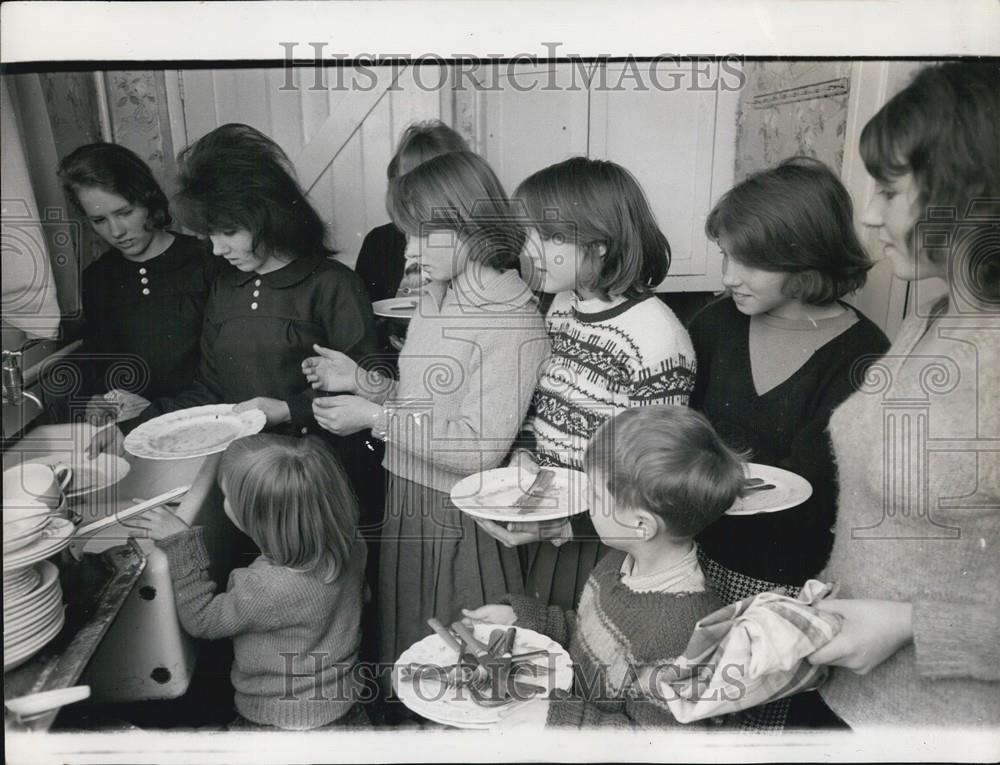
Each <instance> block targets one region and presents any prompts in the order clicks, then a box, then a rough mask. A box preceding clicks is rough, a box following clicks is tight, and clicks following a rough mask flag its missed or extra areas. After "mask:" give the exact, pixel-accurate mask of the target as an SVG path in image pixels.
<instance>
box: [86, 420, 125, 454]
mask: <svg viewBox="0 0 1000 765" xmlns="http://www.w3.org/2000/svg"><path fill="white" fill-rule="evenodd" d="M104 453H107V454H113V455H115V456H116V457H121V456H122V455H123V454H124V453H125V436H124V434H123V433H122V432H121V431H120V430H119V429H118V426H117V425H114V424H113V423H109V424H108V425H106V426H105V427H103V428H101V429H100V430H99V431H97V432H96V433H95V434H94V435H93V436H92V437H91V439H90V443H89V444H87V457H88V458H89V459H94V457H96V456H97V455H98V454H104Z"/></svg>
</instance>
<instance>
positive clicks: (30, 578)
mask: <svg viewBox="0 0 1000 765" xmlns="http://www.w3.org/2000/svg"><path fill="white" fill-rule="evenodd" d="M38 581H39V575H38V571H37V570H35V568H34V567H32V566H29V567H28V568H24V569H18V570H17V571H14V572H12V573H7V572H4V575H3V598H4V605H5V606H6V605H8V604H10V603H11V602H12V601H15V600H20V598H21V596H22V595H27V594H28V593H30V592H31V591H32V590H33V589H35V586H36V585H37V584H38Z"/></svg>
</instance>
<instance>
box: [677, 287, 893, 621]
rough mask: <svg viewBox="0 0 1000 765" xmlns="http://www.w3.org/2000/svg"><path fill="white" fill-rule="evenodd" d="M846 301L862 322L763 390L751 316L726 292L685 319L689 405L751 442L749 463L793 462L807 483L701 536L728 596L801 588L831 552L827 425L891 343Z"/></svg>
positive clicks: (724, 433)
mask: <svg viewBox="0 0 1000 765" xmlns="http://www.w3.org/2000/svg"><path fill="white" fill-rule="evenodd" d="M844 306H845V308H847V310H851V311H854V313H855V314H857V318H858V320H857V321H856V322H855V323H854V324H852V325H851V326H850V327H848V328H847V329H846V330H844V331H843V332H842V333H841V334H839V335H837V336H836V337H834V338H833V339H832V340H830V341H829V342H827V343H826V344H825V345H823V346H822V347H820V348H819V349H817V350H816V351H815V352H814V353H813V354H812V356H811V357H810V358H809V359H808V360H807V361H806V362H805V364H803V365H802V367H800V368H799V369H798V370H797V371H796V372H795V373H794V374H792V376H791V377H789V378H788V379H787V380H785V381H784V382H782V383H780V384H779V385H777V386H775V387H774V388H772V389H770V390H768V391H767V392H765V393H764V394H762V395H758V393H757V391H756V389H755V388H754V382H753V373H752V370H751V359H750V351H749V330H750V317H749V316H746V315H745V314H742V313H740V311H739V310H738V309H737V308H736V306H735V305H734V304H733V302H732V300H730V299H728V298H726V299H723V300H720V301H718V302H715V303H712V304H710V305H709V306H707V307H706V308H705V309H704V310H702V311H701V312H700V313H699V314H698V315H696V316H695V317H694V319H693V320H692V322H691V324H690V326H689V327H688V329H689V332H690V334H691V341H692V342H693V344H694V348H695V353H696V356H697V359H698V375H697V381H696V383H695V390H694V394H693V396H692V398H691V406H692V407H694V408H695V409H698V410H700V411H702V412H703V413H704V414H705V416H706V417H708V419H709V420H710V421H711V423H712V425H713V426H714V427H715V429H716V431H717V432H718V433H719V435H720V436H721V437H722V438H723V439H724V440H725V441H726V442H727V443H728V444H729V445H730V446H732V447H733V448H735V449H738V450H741V451H742V450H750V452H751V456H750V459H751V461H753V462H758V463H763V464H765V465H773V466H776V467H780V468H784V469H786V470H790V471H792V472H793V473H797V474H799V475H801V476H803V477H804V478H806V480H808V481H809V483H810V484H812V487H813V494H812V497H811V498H810V499H809V500H807V501H806V502H805V503H803V504H801V505H799V506H797V507H793V508H789V509H788V510H783V511H780V512H775V513H762V514H758V515H749V516H731V515H726V516H723V517H722V518H721V519H719V520H718V521H716V522H715V523H714V524H712V525H711V526H710V527H709V528H707V529H705V530H704V531H703V532H702V533H701V534H700V535H699V536H698V538H697V541H698V545H699V548H700V553H701V557H702V564H703V566H704V567H705V573H706V575H707V576H708V578H709V580H710V581H711V582H712V584H713V586H714V587H715V588H716V590H717V591H718V593H719V595H720V597H722V599H723V601H724V602H726V603H729V602H733V601H735V600H739V599H740V598H743V597H747V596H748V595H754V594H758V593H759V592H765V591H767V590H771V589H775V588H781V589H784V590H786V592H788V593H789V594H793V593H797V592H798V589H799V588H800V587H801V585H802V584H804V583H805V581H806V580H807V579H809V578H810V577H813V576H815V575H816V574H818V573H819V571H820V570H821V569H822V568H823V566H824V565H825V563H826V560H827V558H828V557H829V555H830V550H831V548H832V545H833V531H832V529H833V525H834V520H835V518H836V506H837V505H836V502H837V496H836V495H837V481H836V466H835V465H834V460H833V453H832V450H831V446H830V438H829V434H828V433H827V424H828V422H829V419H830V414H831V413H832V412H833V410H834V409H835V408H836V407H837V406H838V405H840V404H841V403H842V402H843V401H844V399H846V398H847V397H848V396H849V395H850V394H851V393H853V392H854V390H855V389H856V386H857V385H858V384H859V383H860V381H861V380H862V379H863V371H864V369H865V368H866V366H867V364H868V363H870V362H871V361H873V360H874V359H875V358H877V357H878V356H881V355H882V354H883V353H885V351H886V350H887V349H888V347H889V341H888V340H887V339H886V337H885V335H884V334H883V333H882V331H881V330H880V329H879V328H878V327H877V326H875V325H874V324H873V323H872V322H871V321H870V320H869V319H868V318H866V317H865V316H864V315H863V314H862V313H860V312H859V311H857V310H856V309H853V308H851V307H850V306H847V305H846V304H844Z"/></svg>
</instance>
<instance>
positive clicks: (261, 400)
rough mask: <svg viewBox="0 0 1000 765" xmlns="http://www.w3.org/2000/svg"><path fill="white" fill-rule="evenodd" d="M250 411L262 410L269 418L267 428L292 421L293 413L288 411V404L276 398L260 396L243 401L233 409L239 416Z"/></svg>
mask: <svg viewBox="0 0 1000 765" xmlns="http://www.w3.org/2000/svg"><path fill="white" fill-rule="evenodd" d="M250 409H260V411H262V412H263V413H264V416H265V417H267V427H269V428H273V427H274V426H275V425H281V424H282V423H285V422H288V421H289V420H290V419H292V413H291V411H289V409H288V403H287V402H285V401H281V400H279V399H276V398H266V397H264V396H258V397H257V398H251V399H249V400H248V401H241V402H240V403H238V404H236V405H235V406H234V407H233V411H234V412H236V413H237V414H239V413H240V412H246V411H249V410H250Z"/></svg>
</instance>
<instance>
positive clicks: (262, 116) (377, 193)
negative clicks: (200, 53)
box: [168, 66, 441, 266]
mask: <svg viewBox="0 0 1000 765" xmlns="http://www.w3.org/2000/svg"><path fill="white" fill-rule="evenodd" d="M424 69H427V67H424ZM341 75H342V76H341V77H340V78H339V79H338V77H337V74H336V70H332V69H328V70H324V76H323V77H322V78H321V79H320V80H319V81H318V82H319V84H320V85H322V86H324V87H320V88H314V86H315V85H316V84H317V81H316V79H315V71H314V70H313V69H308V68H307V69H301V70H297V71H296V76H295V79H294V80H293V84H294V85H295V87H293V88H287V87H285V86H286V85H287V84H288V83H287V82H286V79H287V73H286V71H285V70H284V69H283V68H270V69H215V70H183V71H179V72H170V73H168V91H169V92H172V93H173V97H172V98H171V99H170V100H171V123H172V126H173V130H174V132H175V136H174V143H175V145H176V146H177V147H178V149H179V148H181V147H182V146H184V145H185V143H192V142H194V141H196V140H197V139H198V138H200V137H202V136H203V135H205V134H206V133H208V132H210V131H211V130H214V129H215V128H216V127H218V126H220V125H224V124H226V123H229V122H243V123H246V124H248V125H251V126H253V127H255V128H257V129H258V130H260V131H261V132H263V133H265V134H266V135H268V136H270V137H271V138H273V139H274V140H275V141H276V142H277V143H278V144H279V145H280V146H281V147H282V148H283V149H284V150H285V152H286V153H287V154H288V156H289V158H290V159H291V160H292V163H293V164H294V165H295V168H296V172H297V174H298V177H299V182H300V183H301V184H302V186H303V188H304V189H305V190H306V191H307V193H308V195H309V199H310V201H311V202H312V203H313V205H314V206H315V207H316V210H317V211H318V212H319V214H320V217H321V218H322V219H323V220H324V221H325V222H326V224H327V225H328V227H329V229H330V242H331V243H332V244H333V246H334V247H335V248H336V249H337V250H338V255H337V257H338V258H339V259H341V260H343V261H344V262H345V263H347V264H348V265H350V266H353V265H354V262H355V260H356V259H357V255H358V250H359V249H360V247H361V242H362V241H363V239H364V236H365V234H366V233H367V232H368V231H369V230H370V229H371V228H373V227H375V226H378V225H381V224H383V223H386V222H388V220H389V216H388V214H387V213H386V212H385V190H386V173H385V169H386V165H388V163H389V159H390V158H391V157H392V153H393V151H394V149H395V144H396V141H397V139H398V137H399V134H400V133H401V132H402V131H403V129H404V128H405V127H406V126H407V125H408V124H410V123H411V122H414V121H419V120H427V119H439V118H440V117H441V95H440V91H438V90H436V89H434V88H432V87H428V85H427V83H431V84H434V83H436V82H438V78H436V77H434V76H431V73H429V72H427V71H422V72H421V76H420V81H419V82H417V81H415V80H414V77H413V70H412V68H410V67H398V68H393V67H388V66H387V67H368V68H365V69H364V70H361V69H359V68H356V67H347V68H345V69H343V70H342V71H341ZM352 83H353V84H354V85H355V87H353V88H352V87H351V85H352ZM341 85H342V86H341ZM177 111H180V116H179V119H178V115H177V113H176V112H177ZM180 130H183V133H184V135H183V136H178V135H176V133H177V132H179V131H180Z"/></svg>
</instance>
